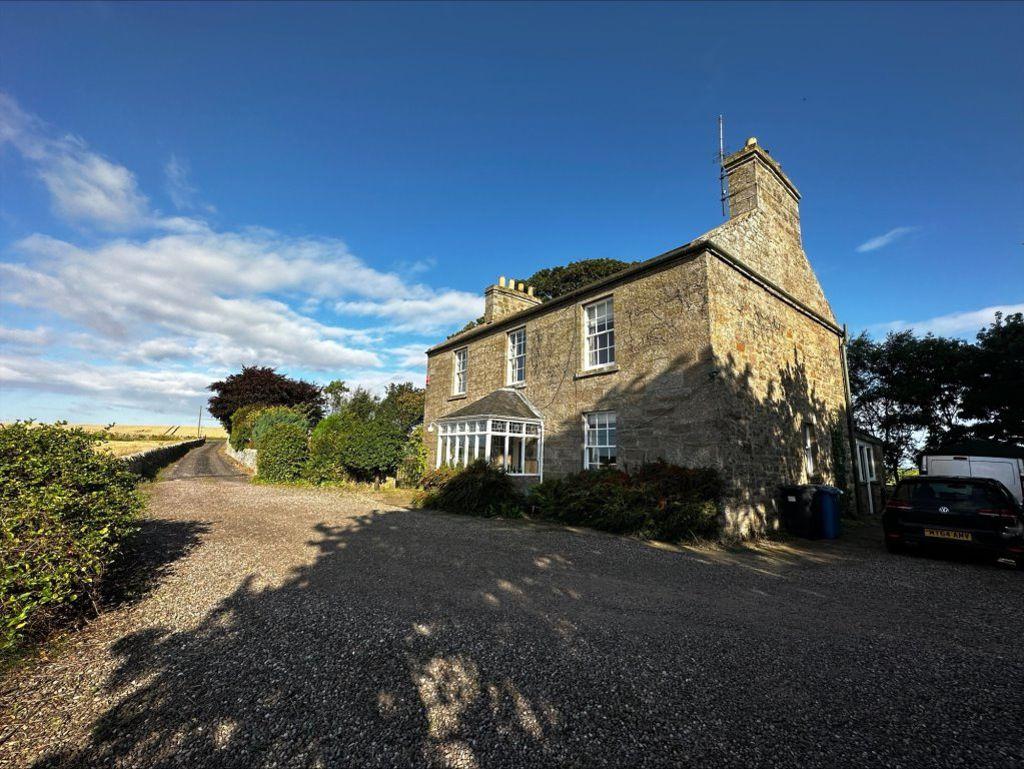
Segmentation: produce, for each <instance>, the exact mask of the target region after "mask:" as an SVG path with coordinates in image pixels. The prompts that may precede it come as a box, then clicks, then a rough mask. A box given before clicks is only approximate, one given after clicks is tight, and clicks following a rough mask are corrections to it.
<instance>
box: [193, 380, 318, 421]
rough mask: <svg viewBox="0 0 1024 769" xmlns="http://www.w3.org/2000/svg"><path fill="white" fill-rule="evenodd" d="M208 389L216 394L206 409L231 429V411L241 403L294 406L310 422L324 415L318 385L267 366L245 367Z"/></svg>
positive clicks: (234, 410) (244, 404)
mask: <svg viewBox="0 0 1024 769" xmlns="http://www.w3.org/2000/svg"><path fill="white" fill-rule="evenodd" d="M207 389H208V390H210V391H212V392H213V393H215V394H214V395H212V396H210V400H209V402H208V403H207V409H208V410H209V412H210V414H211V415H212V416H213V417H214V418H215V419H217V420H219V421H220V423H221V424H222V425H224V427H225V429H227V430H230V429H231V415H232V414H234V413H235V412H236V411H238V409H240V408H241V407H242V406H250V405H253V404H257V403H260V404H263V405H265V406H295V407H297V408H300V409H302V411H303V412H304V413H305V414H306V416H307V417H308V418H309V421H310V423H311V424H315V423H317V422H319V421H320V420H321V419H322V418H323V415H324V403H323V393H322V391H321V389H320V388H319V387H318V386H317V385H315V384H312V383H310V382H305V381H303V380H301V379H290V378H289V377H287V376H285V375H284V374H279V373H277V371H275V370H274V369H273V368H269V367H266V366H243V367H242V370H241V372H240V373H238V374H232V375H231V376H229V377H227V378H226V379H224V380H222V381H220V382H214V383H213V384H211V385H210V386H209V387H208V388H207Z"/></svg>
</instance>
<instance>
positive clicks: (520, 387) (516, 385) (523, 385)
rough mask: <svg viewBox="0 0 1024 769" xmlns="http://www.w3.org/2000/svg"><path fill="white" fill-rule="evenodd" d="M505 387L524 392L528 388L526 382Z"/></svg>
mask: <svg viewBox="0 0 1024 769" xmlns="http://www.w3.org/2000/svg"><path fill="white" fill-rule="evenodd" d="M505 387H510V388H511V389H513V390H522V389H523V388H524V387H526V382H513V383H512V384H507V385H505Z"/></svg>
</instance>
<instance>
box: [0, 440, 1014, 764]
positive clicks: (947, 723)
mask: <svg viewBox="0 0 1024 769" xmlns="http://www.w3.org/2000/svg"><path fill="white" fill-rule="evenodd" d="M218 451H219V446H218V444H216V443H214V444H208V445H207V446H205V447H203V448H200V449H196V450H194V451H193V452H192V453H191V454H189V455H188V456H187V457H185V458H184V459H183V460H181V462H180V463H179V464H178V465H177V466H176V467H175V468H173V469H172V470H171V471H169V472H168V473H166V474H165V478H164V479H163V480H161V481H159V482H157V483H155V484H153V485H152V486H151V487H150V495H151V501H150V504H149V512H148V520H147V524H146V533H145V538H144V541H145V543H146V546H147V548H148V549H147V550H146V552H145V553H144V554H143V555H144V556H145V557H147V558H150V559H152V564H153V566H154V568H156V569H157V572H156V574H157V575H158V579H156V580H155V584H154V585H153V586H152V587H151V589H150V590H149V592H148V593H147V594H146V595H145V596H144V597H142V598H141V599H138V600H136V601H134V602H133V603H126V604H123V605H121V606H120V607H119V608H116V609H113V610H111V611H110V612H108V613H106V614H104V615H102V616H101V617H100V618H99V619H98V620H96V621H95V622H93V623H91V624H90V625H89V626H88V627H87V628H85V629H84V630H82V631H81V632H78V633H75V634H73V635H72V638H71V640H70V641H69V642H67V643H65V644H63V645H61V646H60V647H59V648H58V650H57V651H56V652H55V653H54V655H53V657H52V658H51V659H50V660H48V661H45V662H41V663H38V664H33V665H30V666H28V667H26V668H23V669H21V670H19V671H17V672H15V673H13V674H10V675H9V676H8V679H7V680H6V681H5V682H4V683H3V684H2V690H3V691H2V693H0V707H2V709H3V710H2V712H3V716H2V717H0V738H5V739H4V741H3V743H2V744H0V765H3V766H33V765H34V766H43V767H58V766H60V767H65V766H66V767H84V766H123V767H152V766H160V767H171V766H187V767H200V766H215V767H271V766H280V767H319V766H343V767H372V766H380V767H402V766H458V767H474V766H479V767H491V766H497V767H513V766H545V765H546V766H553V765H557V766H569V767H596V766H628V767H638V766H679V765H689V764H700V765H714V766H737V767H748V766H751V765H776V766H793V767H797V766H826V765H827V766H842V765H862V766H907V767H919V766H1001V767H1004V766H1024V737H1022V734H1024V732H1022V728H1024V707H1022V702H1024V699H1022V697H1024V633H1022V630H1024V618H1022V607H1024V601H1022V591H1021V588H1022V586H1024V578H1022V575H1021V574H1020V573H1017V572H1012V571H1008V570H1003V569H999V568H996V567H993V566H989V565H985V564H978V563H965V562H951V561H944V560H937V559H930V558H921V557H895V556H888V555H886V554H884V553H883V552H882V551H881V545H880V542H879V541H877V535H876V534H874V533H873V532H868V533H866V534H864V533H863V532H862V535H861V536H860V537H850V538H847V539H846V540H843V541H841V542H839V543H831V544H815V545H812V546H808V547H801V548H794V547H786V546H773V547H770V548H762V549H759V550H749V551H744V552H739V553H730V552H725V551H721V550H697V549H694V550H680V549H674V548H667V547H658V546H654V545H652V544H649V543H644V542H641V541H638V540H635V539H628V538H620V537H613V536H607V535H603V534H599V533H593V532H585V531H579V532H577V531H570V530H566V529H562V528H555V527H550V526H542V525H531V524H528V523H519V522H512V523H509V522H502V521H488V520H477V519H472V518H463V517H458V516H448V515H441V514H435V513H428V512H412V511H406V510H399V509H388V508H386V507H385V506H382V505H380V504H379V503H374V502H373V501H372V500H369V499H366V498H363V497H360V496H358V495H355V494H351V493H343V492H335V491H316V490H306V489H292V488H272V487H266V486H255V485H251V484H249V483H247V482H246V477H245V476H244V475H242V474H240V473H239V472H238V471H237V470H236V468H235V466H234V465H231V464H229V463H228V462H227V460H225V459H224V458H223V457H221V456H220V455H219V454H218V453H217V452H218Z"/></svg>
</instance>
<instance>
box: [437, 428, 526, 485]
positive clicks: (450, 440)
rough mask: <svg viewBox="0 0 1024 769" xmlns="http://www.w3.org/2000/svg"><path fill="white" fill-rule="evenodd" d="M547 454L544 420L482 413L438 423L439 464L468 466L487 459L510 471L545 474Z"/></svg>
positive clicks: (493, 464)
mask: <svg viewBox="0 0 1024 769" xmlns="http://www.w3.org/2000/svg"><path fill="white" fill-rule="evenodd" d="M543 457H544V428H543V426H542V424H541V423H540V421H525V420H519V419H497V418H491V417H479V418H473V419H470V418H466V419H452V420H450V421H444V422H440V423H438V425H437V457H436V458H435V462H434V466H435V467H441V466H442V465H444V466H448V467H465V466H466V465H468V464H470V463H472V462H475V461H476V460H478V459H486V460H487V461H488V462H489V463H490V464H491V466H492V467H496V468H498V469H501V470H504V471H505V472H507V473H508V474H509V475H537V476H543Z"/></svg>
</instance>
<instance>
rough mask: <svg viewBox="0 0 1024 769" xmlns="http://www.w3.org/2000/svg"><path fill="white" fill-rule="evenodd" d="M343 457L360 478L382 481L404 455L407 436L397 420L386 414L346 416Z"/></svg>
mask: <svg viewBox="0 0 1024 769" xmlns="http://www.w3.org/2000/svg"><path fill="white" fill-rule="evenodd" d="M345 432H346V435H345V440H344V441H343V442H342V456H341V461H342V464H344V466H345V469H346V470H348V472H349V473H351V474H352V475H353V476H355V477H356V478H358V479H359V480H366V481H374V482H379V481H380V480H381V479H383V478H385V477H387V476H388V475H392V474H394V472H395V469H396V468H397V467H398V463H399V462H400V461H401V459H402V451H403V446H404V445H405V441H406V436H405V434H404V433H403V432H402V431H401V429H400V428H399V426H398V425H397V424H395V422H394V421H393V420H390V419H387V418H386V417H384V416H382V415H379V414H378V415H373V416H371V417H370V418H369V419H359V418H357V417H356V416H355V415H352V414H350V415H346V417H345Z"/></svg>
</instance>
